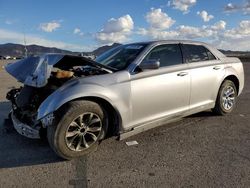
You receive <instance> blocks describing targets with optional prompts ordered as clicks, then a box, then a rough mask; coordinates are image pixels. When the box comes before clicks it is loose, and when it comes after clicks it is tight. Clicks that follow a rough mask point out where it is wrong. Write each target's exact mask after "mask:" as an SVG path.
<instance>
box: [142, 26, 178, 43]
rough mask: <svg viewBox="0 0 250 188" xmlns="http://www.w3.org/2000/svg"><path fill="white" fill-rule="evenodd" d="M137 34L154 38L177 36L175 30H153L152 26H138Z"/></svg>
mask: <svg viewBox="0 0 250 188" xmlns="http://www.w3.org/2000/svg"><path fill="white" fill-rule="evenodd" d="M137 34H139V35H142V36H148V37H150V38H152V39H155V40H161V39H165V40H166V39H173V38H176V37H178V36H179V33H178V32H177V31H163V30H155V29H152V28H149V29H144V28H139V29H138V31H137Z"/></svg>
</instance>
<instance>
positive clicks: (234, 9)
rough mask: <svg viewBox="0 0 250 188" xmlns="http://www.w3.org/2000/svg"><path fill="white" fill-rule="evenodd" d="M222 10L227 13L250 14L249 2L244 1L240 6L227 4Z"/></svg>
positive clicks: (249, 0)
mask: <svg viewBox="0 0 250 188" xmlns="http://www.w3.org/2000/svg"><path fill="white" fill-rule="evenodd" d="M224 10H225V12H227V13H232V12H243V14H250V0H245V1H243V3H241V4H232V3H228V4H227V5H226V6H225V7H224Z"/></svg>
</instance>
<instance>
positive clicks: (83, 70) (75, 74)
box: [6, 54, 112, 138]
mask: <svg viewBox="0 0 250 188" xmlns="http://www.w3.org/2000/svg"><path fill="white" fill-rule="evenodd" d="M53 55H54V54H53ZM49 56H51V55H49ZM43 62H44V63H45V65H46V66H44V65H41V62H39V63H37V66H36V67H35V68H33V69H32V70H33V72H31V74H30V73H29V72H27V71H26V72H27V77H28V76H30V75H32V76H33V79H31V80H32V82H30V83H31V84H29V83H28V82H27V79H26V78H25V75H24V73H22V74H20V73H19V72H20V71H19V72H18V71H17V69H18V68H21V67H20V66H16V65H15V63H14V64H13V67H14V68H13V69H12V67H11V66H12V64H10V65H8V66H7V67H6V71H7V72H9V73H10V74H11V75H12V76H14V77H15V78H17V80H19V81H20V82H23V83H24V85H23V86H22V87H20V88H15V89H12V90H10V91H9V92H8V93H7V96H6V98H7V99H8V100H10V101H11V103H12V112H11V115H12V120H13V119H14V120H15V121H16V122H13V124H14V126H15V124H18V125H19V127H15V128H16V129H17V131H18V132H19V133H21V134H23V135H25V136H27V137H29V138H40V137H41V135H40V134H41V132H40V129H41V128H42V123H41V122H40V121H37V110H38V108H39V106H40V105H41V103H42V102H43V101H44V100H45V99H46V98H47V97H48V96H49V95H51V94H52V93H53V92H54V91H56V90H57V89H58V88H60V87H61V86H62V85H64V84H65V83H66V82H68V81H70V80H73V79H79V78H83V77H87V76H94V75H102V74H107V73H111V72H112V70H109V69H108V68H106V67H104V66H103V65H98V64H97V63H95V62H92V61H91V60H89V59H86V58H83V57H77V56H63V57H62V58H60V60H59V61H58V62H56V63H52V64H49V62H48V58H47V60H46V58H45V60H44V61H43ZM43 62H42V63H43ZM16 63H17V64H18V63H19V62H16ZM28 63H29V64H30V62H28ZM34 63H35V62H34ZM23 64H25V62H24V61H23V60H22V62H21V64H20V65H21V66H23ZM39 64H40V65H39ZM49 65H51V68H50V69H45V70H44V69H42V68H41V69H40V70H39V69H38V68H39V67H48V66H49ZM22 69H24V68H23V67H22ZM28 69H30V67H29V68H28ZM16 72H17V73H16ZM23 72H24V71H23ZM26 72H25V73H26ZM48 72H49V73H50V75H49V77H48V78H47V79H46V85H44V84H40V85H38V84H37V85H34V83H41V82H40V81H38V82H33V81H34V80H36V79H37V80H39V79H40V80H42V79H43V78H44V75H45V74H46V73H48ZM37 73H39V75H37ZM40 75H41V78H39V76H40ZM25 82H27V83H25ZM34 86H36V87H34ZM40 86H42V87H40ZM14 120H13V121H14ZM38 134H39V135H38Z"/></svg>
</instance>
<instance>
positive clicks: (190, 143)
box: [0, 63, 250, 188]
mask: <svg viewBox="0 0 250 188" xmlns="http://www.w3.org/2000/svg"><path fill="white" fill-rule="evenodd" d="M2 64H3V63H2ZM2 64H1V66H2ZM244 68H245V88H244V91H243V93H242V95H241V96H240V97H239V98H238V103H237V107H236V109H235V111H234V112H233V113H232V114H230V115H227V116H214V115H213V114H212V113H211V112H209V111H208V112H202V113H199V114H195V115H193V116H190V117H186V118H184V119H182V120H180V121H178V122H175V123H171V124H167V125H165V126H161V127H158V128H155V129H153V130H149V131H147V132H144V133H141V134H138V135H136V136H133V137H131V138H128V139H126V140H124V141H117V140H116V139H115V138H109V139H107V140H105V141H103V142H102V143H101V144H100V146H99V148H98V150H97V151H96V152H94V153H91V154H89V155H87V156H85V157H82V158H81V159H77V160H72V161H65V160H62V159H60V158H58V157H57V156H56V154H55V153H54V152H53V151H52V150H51V149H50V147H49V145H48V143H47V142H46V141H41V140H31V139H28V138H25V137H23V136H21V135H19V134H18V133H16V131H15V130H14V129H13V127H12V126H11V122H9V121H5V118H7V115H8V111H9V109H10V104H9V102H7V101H6V99H5V94H6V92H7V91H8V90H9V89H10V88H12V87H15V86H17V85H18V83H17V82H16V81H15V80H14V79H12V78H11V77H10V76H9V75H8V74H7V73H5V72H4V71H3V70H2V69H0V86H1V87H0V187H4V188H6V187H25V188H26V187H27V188H29V187H164V188H165V187H246V188H247V187H250V84H249V83H250V63H245V64H244ZM134 140H135V141H137V142H138V145H133V146H127V145H126V143H125V142H126V141H134Z"/></svg>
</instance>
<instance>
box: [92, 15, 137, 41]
mask: <svg viewBox="0 0 250 188" xmlns="http://www.w3.org/2000/svg"><path fill="white" fill-rule="evenodd" d="M133 28H134V22H133V19H132V18H131V16H130V15H125V16H122V17H120V18H118V19H115V18H111V19H110V20H108V22H107V23H106V24H105V25H104V27H103V29H102V30H101V31H100V32H98V33H96V34H95V38H96V40H97V41H98V42H100V43H102V44H111V43H114V42H125V41H127V40H128V37H129V35H130V34H131V32H132V30H133Z"/></svg>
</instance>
